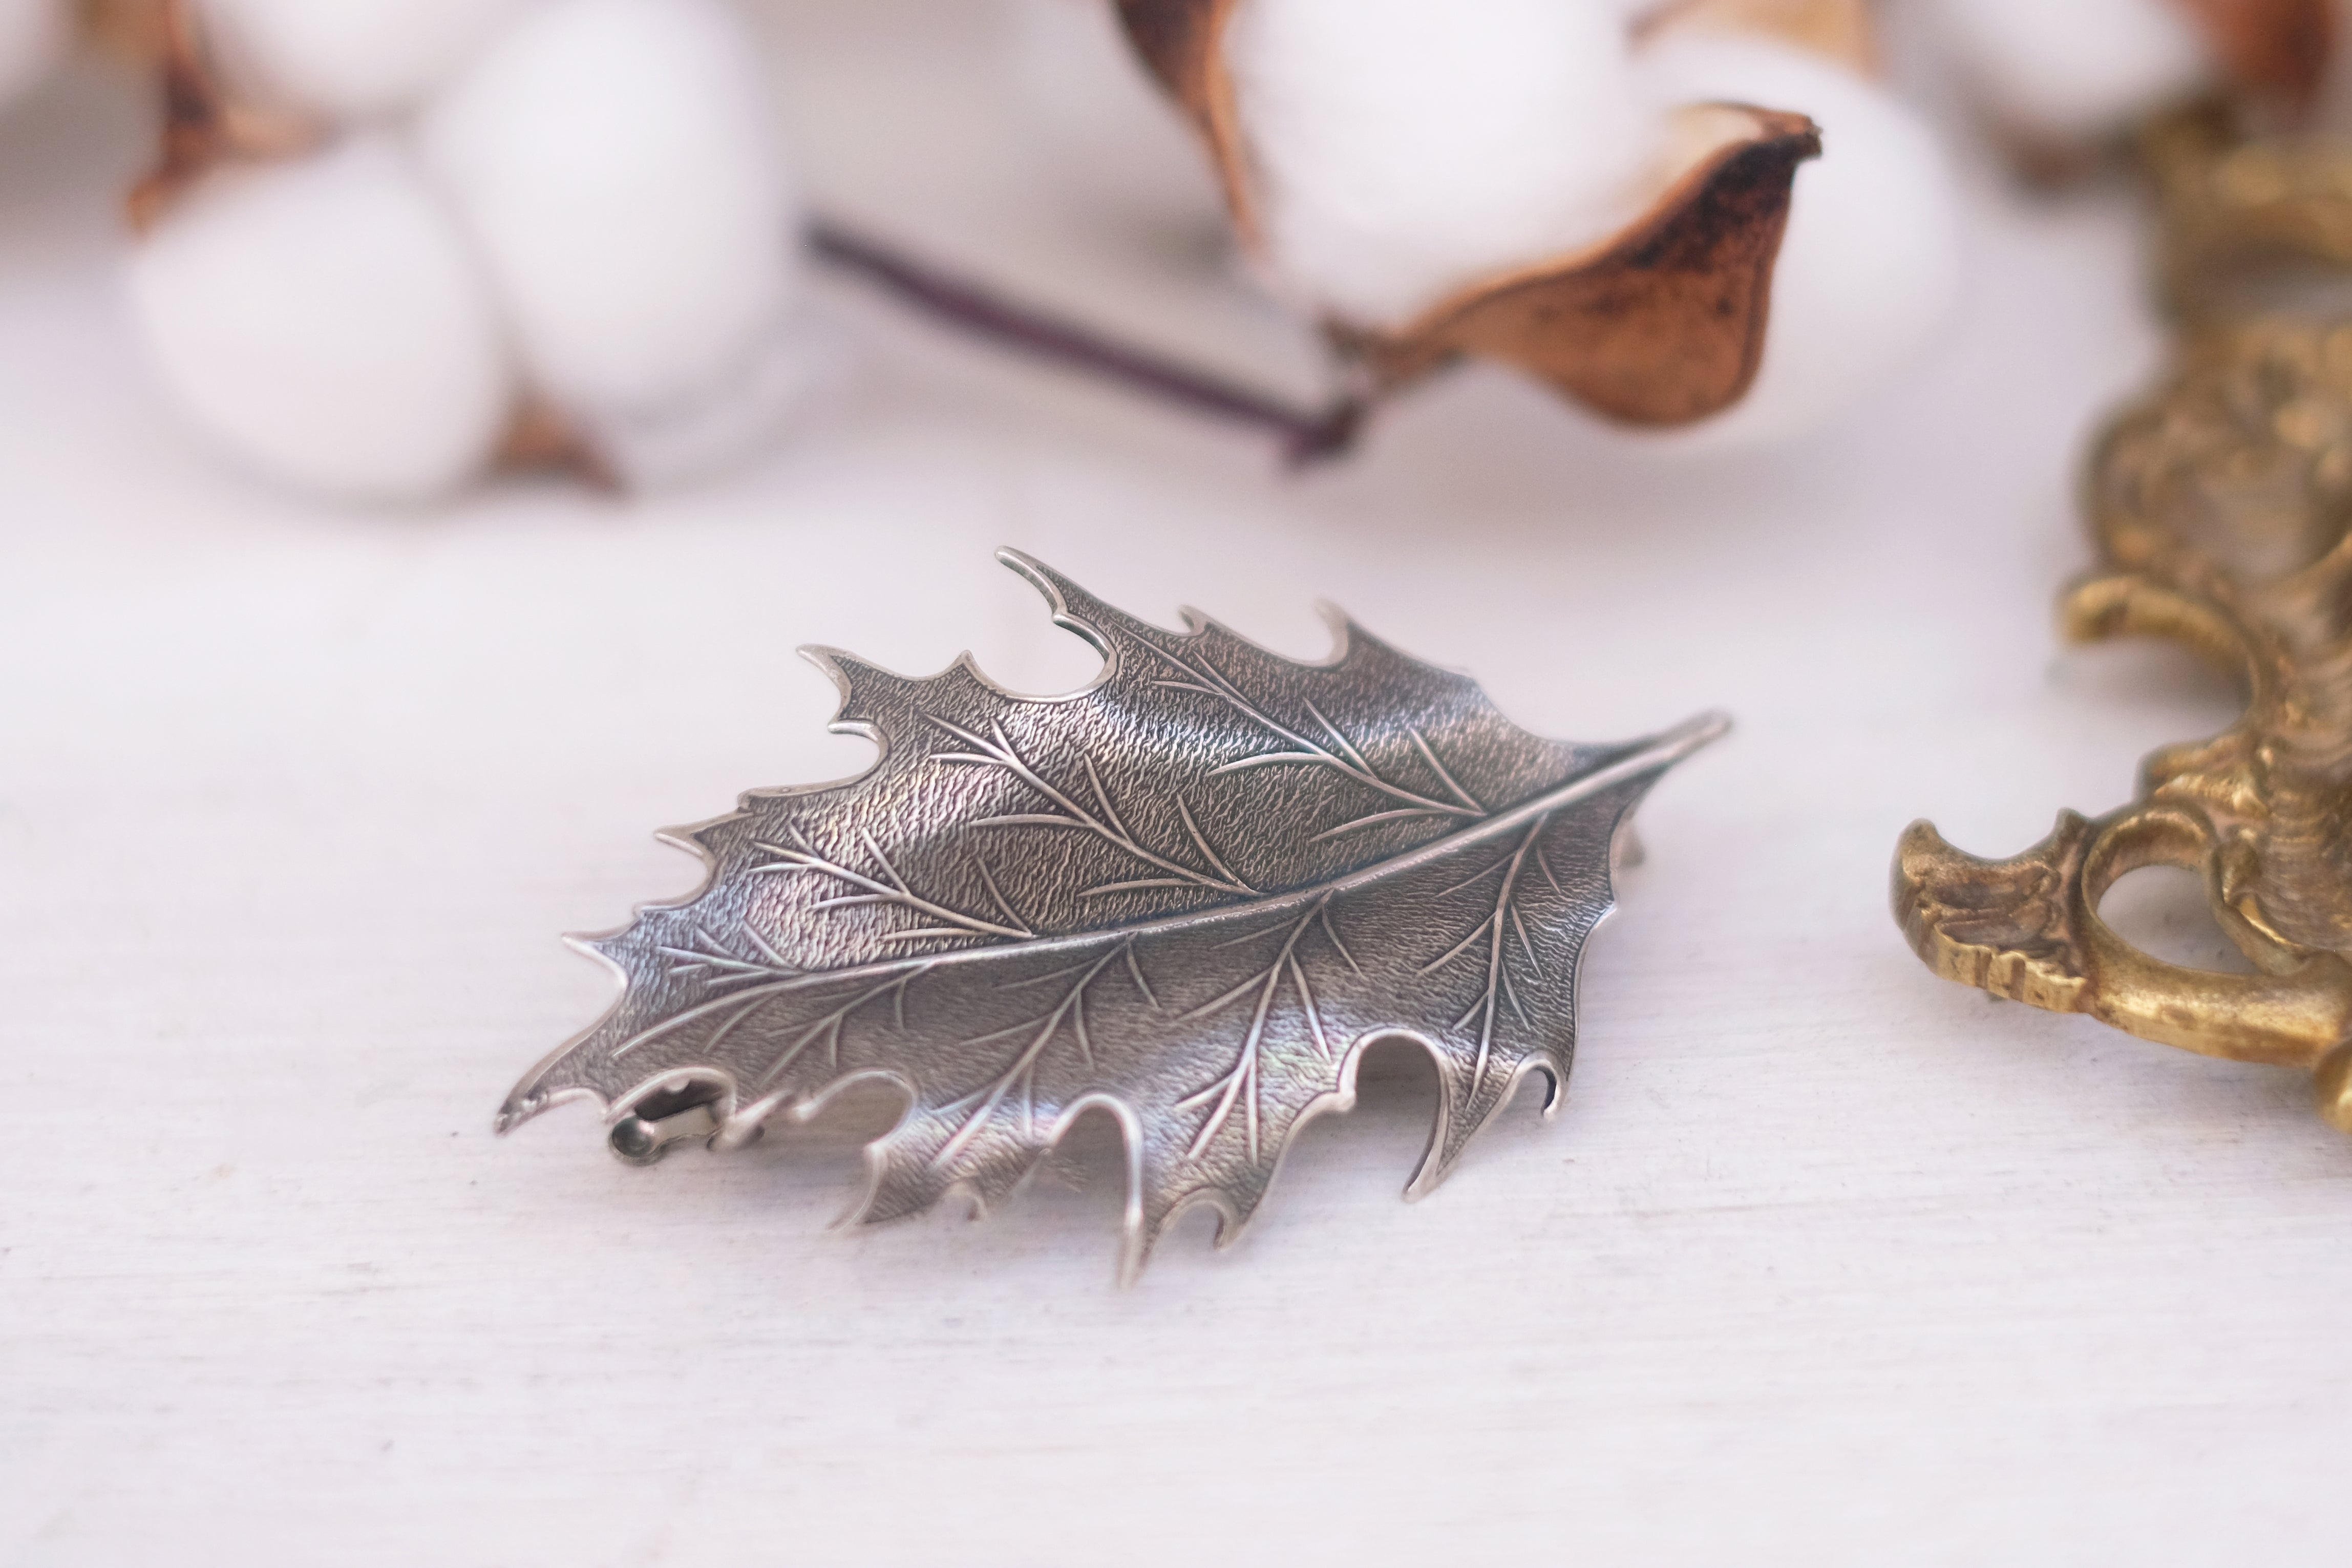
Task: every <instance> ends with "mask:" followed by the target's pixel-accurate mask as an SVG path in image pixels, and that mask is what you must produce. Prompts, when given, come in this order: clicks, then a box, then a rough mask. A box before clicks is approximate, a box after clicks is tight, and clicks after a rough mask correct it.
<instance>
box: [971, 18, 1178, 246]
mask: <svg viewBox="0 0 2352 1568" xmlns="http://www.w3.org/2000/svg"><path fill="white" fill-rule="evenodd" d="M1005 23H1006V35H1005V51H1006V62H1007V69H1008V73H1009V75H1010V76H1011V78H1012V82H1013V87H1014V89H1015V90H1016V92H1017V94H1018V107H1019V110H1020V112H1021V114H1022V116H1023V129H1024V131H1025V132H1027V134H1028V141H1029V143H1030V146H1031V149H1032V153H1033V156H1034V159H1035V161H1036V163H1037V164H1038V165H1039V166H1040V167H1041V168H1042V169H1043V170H1045V173H1046V174H1047V175H1048V177H1049V178H1050V179H1051V180H1052V182H1053V184H1054V185H1055V188H1056V189H1057V190H1059V191H1061V192H1064V193H1066V194H1067V195H1071V196H1073V197H1075V198H1076V201H1077V202H1078V203H1079V204H1081V205H1084V206H1086V207H1087V208H1089V209H1091V210H1093V211H1096V212H1098V213H1102V214H1105V215H1108V216H1113V217H1116V218H1119V219H1122V220H1125V221H1127V222H1129V223H1135V224H1141V225H1152V226H1161V227H1177V226H1199V227H1204V228H1205V227H1207V226H1211V225H1213V224H1215V223H1217V222H1219V221H1221V219H1222V218H1223V214H1224V197H1223V193H1221V192H1220V191H1219V190H1218V188H1217V182H1216V179H1215V176H1214V175H1213V174H1211V172H1210V169H1209V164H1208V161H1207V160H1206V159H1205V158H1203V157H1202V150H1201V142H1200V138H1199V137H1198V136H1197V135H1196V134H1195V133H1194V132H1193V130H1192V127H1191V126H1189V125H1187V124H1186V123H1185V122H1184V118H1183V115H1182V113H1181V110H1178V109H1177V108H1176V106H1175V104H1174V103H1173V102H1171V100H1169V98H1168V95H1167V94H1166V93H1164V92H1162V91H1160V89H1159V88H1158V87H1157V86H1156V85H1155V84H1154V83H1153V82H1152V80H1151V79H1150V77H1149V76H1148V75H1146V74H1145V72H1144V70H1143V68H1142V66H1141V65H1140V64H1139V62H1138V61H1137V59H1136V58H1135V51H1134V50H1133V49H1132V48H1131V47H1129V45H1128V42H1127V39H1126V37H1125V35H1124V34H1123V33H1122V32H1121V31H1120V28H1119V25H1118V16H1117V13H1116V11H1115V9H1114V7H1113V6H1112V5H1111V4H1110V0H1011V5H1010V7H1009V9H1008V11H1007V13H1006V16H1005Z"/></svg>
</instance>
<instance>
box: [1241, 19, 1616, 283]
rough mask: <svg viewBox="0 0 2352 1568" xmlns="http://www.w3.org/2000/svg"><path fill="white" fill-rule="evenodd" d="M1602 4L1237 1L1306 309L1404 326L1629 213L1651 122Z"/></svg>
mask: <svg viewBox="0 0 2352 1568" xmlns="http://www.w3.org/2000/svg"><path fill="white" fill-rule="evenodd" d="M1628 48H1629V45H1628V42H1627V39H1626V36H1625V28H1624V26H1623V24H1622V19H1621V18H1620V17H1619V16H1618V15H1617V13H1616V10H1615V8H1614V6H1613V5H1612V4H1611V3H1610V0H1446V3H1445V4H1443V5H1439V4H1433V3H1432V0H1240V4H1239V5H1238V6H1237V7H1236V8H1235V10H1234V16H1233V19H1232V21H1231V22H1230V23H1229V24H1228V27H1227V31H1226V34H1225V56H1226V61H1227V64H1228V66H1229V68H1230V69H1231V72H1232V75H1233V80H1234V95H1235V100H1236V104H1237V107H1238V110H1239V114H1240V120H1241V126H1242V131H1243V133H1244V137H1245V139H1246V141H1247V142H1248V148H1249V153H1250V156H1251V159H1252V162H1253V165H1254V166H1253V170H1252V174H1253V178H1254V183H1255V189H1256V191H1257V193H1258V195H1259V196H1260V198H1261V201H1262V205H1263V210H1262V212H1261V214H1260V218H1261V221H1262V224H1263V228H1264V238H1265V244H1266V247H1267V248H1268V250H1269V252H1270V260H1271V261H1272V263H1273V265H1274V268H1275V270H1276V274H1277V276H1278V277H1279V279H1281V280H1282V281H1283V282H1284V283H1286V285H1287V286H1288V287H1290V288H1291V289H1294V290H1295V291H1296V292H1297V293H1298V294H1300V295H1301V296H1303V297H1304V299H1305V300H1306V301H1307V302H1308V303H1309V304H1311V305H1313V306H1316V307H1318V308H1320V309H1322V310H1328V311H1330V312H1332V313H1335V314H1337V315H1339V316H1341V317H1344V318H1346V319H1348V320H1349V321H1356V322H1359V323H1361V324H1366V325H1378V326H1398V325H1402V324H1403V323H1404V322H1405V321H1409V320H1410V319H1411V318H1412V316H1414V315H1415V314H1417V313H1418V312H1419V311H1421V310H1424V309H1426V308H1427V307H1429V306H1430V305H1433V304H1434V303H1436V302H1437V301H1438V300H1441V299H1443V298H1444V296H1445V295H1447V294H1448V293H1450V292H1452V291H1453V290H1454V289H1458V288H1461V287H1463V286H1465V285H1466V284H1469V283H1472V282H1475V281H1476V280H1477V279H1481V278H1483V277H1486V276H1488V275H1491V274H1493V273H1496V272H1499V271H1503V270H1506V269H1508V268H1515V267H1518V266H1522V265H1527V264H1530V263H1534V262H1539V261H1542V260H1545V259H1547V258H1551V257H1554V256H1557V255H1559V254H1560V253H1562V252H1564V251H1567V250H1570V249H1572V248H1575V247H1580V246H1582V245H1586V244H1590V243H1591V242H1593V241H1595V240H1598V239H1601V238H1603V237H1606V236H1607V235H1608V234H1610V233H1611V232H1612V231H1613V230H1614V229H1615V228H1617V227H1618V226H1620V225H1622V223H1624V222H1626V221H1627V220H1628V219H1630V218H1631V217H1632V216H1634V214H1635V212H1636V211H1637V210H1638V202H1639V192H1638V186H1639V184H1640V179H1641V176H1642V174H1643V173H1644V171H1645V170H1647V169H1648V168H1649V166H1650V165H1651V163H1652V162H1653V160H1654V157H1655V156H1656V154H1657V151H1658V148H1659V144H1660V133H1661V126H1660V121H1659V119H1658V116H1657V115H1656V113H1655V111H1654V110H1653V109H1652V108H1651V107H1649V106H1647V105H1645V104H1644V103H1643V101H1642V100H1641V98H1640V96H1639V93H1638V92H1637V89H1636V87H1635V84H1634V79H1633V71H1632V68H1631V66H1630V63H1629V60H1628Z"/></svg>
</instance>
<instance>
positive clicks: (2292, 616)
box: [1895, 110, 2352, 1132]
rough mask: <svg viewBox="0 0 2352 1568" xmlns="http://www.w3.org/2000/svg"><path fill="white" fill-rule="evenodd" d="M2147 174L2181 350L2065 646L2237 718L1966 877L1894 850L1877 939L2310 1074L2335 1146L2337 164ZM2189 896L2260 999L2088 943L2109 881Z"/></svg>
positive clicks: (2100, 493) (2143, 407)
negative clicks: (2191, 684) (2186, 673)
mask: <svg viewBox="0 0 2352 1568" xmlns="http://www.w3.org/2000/svg"><path fill="white" fill-rule="evenodd" d="M2143 151H2144V154H2145V157H2146V162H2147V165H2148V168H2149V172H2150V173H2151V174H2152V175H2153V177H2154V183H2155V186H2156V190H2157V193H2158V199H2159V223H2160V238H2161V258H2162V260H2161V266H2162V281H2163V285H2164V289H2165V292H2166V295H2167V303H2168V306H2169V308H2170V310H2171V312H2172V315H2173V317H2174V320H2175V322H2176V324H2177V327H2178V329H2179V343H2178V349H2177V353H2176V355H2175V361H2174V363H2173V366H2172V368H2171V370H2170V371H2169V373H2168V375H2167V377H2166V380H2165V381H2164V383H2163V384H2162V385H2161V386H2160V387H2159V388H2158V390H2157V391H2156V392H2155V394H2154V395H2151V396H2150V397H2148V398H2147V400H2146V401H2144V402H2142V403H2140V404H2138V405H2136V406H2134V407H2132V408H2130V409H2127V410H2126V412H2125V413H2124V414H2122V415H2121V416H2119V417H2117V418H2116V420H2115V422H2114V423H2113V424H2112V425H2111V426H2109V427H2108V429H2107V430H2106V432H2105V436H2104V437H2103V438H2102V439H2101V440H2100V442H2099V444H2098V447H2097V448H2096V450H2095V454H2094V456H2093V458H2092V460H2091V465H2090V472H2089V475H2088V483H2087V487H2086V488H2087V507H2088V510H2089V513H2090V521H2091V524H2092V531H2093V533H2094V536H2095V541H2096V542H2097V545H2098V549H2099V554H2100V563H2099V565H2098V567H2097V568H2096V569H2095V570H2094V571H2093V572H2092V574H2090V575H2088V576H2087V577H2086V578H2084V580H2083V581H2081V582H2079V583H2078V584H2075V585H2074V587H2073V588H2072V589H2071V590H2070V591H2069V593H2068V594H2067V596H2066V598H2065V601H2064V608H2063V620H2064V626H2065V630H2066V633H2067V635H2068V637H2070V638H2071V639H2072V640H2074V641H2076V642H2093V641H2099V640H2104V639H2106V638H2110V637H2126V636H2136V635H2150V636H2156V637H2169V638H2172V639H2173V640H2175V641H2178V642H2180V643H2183V644H2186V645H2187V646H2188V647H2190V648H2192V649H2194V650H2196V651H2197V652H2199V653H2200V654H2203V655H2204V656H2206V657H2207V658H2210V659H2211V660H2213V661H2214V662H2216V663H2218V664H2220V665H2221V666H2222V667H2223V668H2226V669H2228V670H2229V671H2231V673H2232V674H2234V675H2236V676H2237V677H2239V678H2240V679H2242V682H2243V684H2244V687H2245V689H2246V708H2245V712H2244V715H2243V716H2242V718H2241V719H2240V720H2239V721H2238V722H2237V723H2236V724H2234V725H2232V726H2231V728H2230V729H2229V730H2227V731H2224V732H2223V733H2222V734H2221V735H2219V736H2217V737H2215V738H2213V739H2212V740H2210V741H2205V742H2194V743H2189V744H2183V745H2177V746H2170V747H2167V748H2165V749H2164V750H2162V751H2159V752H2156V753H2155V754H2154V755H2153V756H2151V757H2149V758H2148V759H2147V763H2146V764H2145V766H2144V770H2143V776H2142V782H2141V787H2140V794H2139V799H2138V800H2137V801H2136V802H2135V803H2133V804H2132V805H2128V806H2126V807H2124V808H2122V809H2121V810H2118V811H2114V812H2110V813H2109V814H2107V815H2106V816H2100V817H2096V818H2084V817H2082V816H2077V815H2075V814H2074V813H2073V812H2066V813H2063V814H2062V815H2061V816H2060V817H2059V820H2058V826H2057V828H2056V830H2055V831H2054V832H2053V833H2052V835H2051V836H2050V837H2048V838H2046V839H2044V840H2043V841H2042V843H2040V844H2038V845H2036V846H2035V847H2033V848H2032V849H2030V850H2028V851H2027V852H2025V853H2024V854H2022V855H2021V856H2018V857H2017V858H2013V859H2009V860H1984V859H1979V858H1976V857H1975V856H1971V855H1964V854H1962V853H1960V852H1959V851H1958V850H1956V849H1954V848H1953V847H1951V846H1950V845H1948V844H1947V843H1945V841H1944V840H1943V838H1942V837H1940V836H1939V835H1938V834H1937V832H1936V830H1935V828H1934V827H1933V826H1930V825H1929V824H1927V823H1925V822H1921V823H1916V824H1915V825H1913V826H1912V827H1911V829H1910V830H1909V831H1908V832H1907V833H1906V834H1905V836H1904V838H1903V843H1902V847H1901V848H1900V850H1899V852H1898V853H1897V855H1896V858H1895V918H1896V919H1897V920H1898V921H1901V923H1902V926H1903V930H1904V932H1905V934H1906V935H1907V936H1908V937H1909V938H1910V941H1911V945H1912V947H1913V948H1914V949H1915V950H1916V952H1918V954H1919V956H1920V957H1921V958H1922V959H1923V960H1925V961H1926V963H1927V965H1928V966H1929V967H1930V968H1932V969H1934V970H1935V971H1936V972H1937V973H1939V974H1942V975H1944V976H1945V977H1946V978H1948V979H1951V980H1957V981H1959V982H1961V983H1963V984H1969V985H1975V986H1979V987H1981V988H1983V989H1984V990H1987V991H1990V992H1991V993H1993V994H1996V995H2000V996H2006V997H2009V998H2011V1000H2014V1001H2020V1002H2028V1003H2031V1004H2032V1005H2035V1006H2038V1007H2046V1008H2048V1009H2050V1010H2051V1011H2053V1012H2060V1013H2087V1014H2089V1015H2090V1016H2093V1017H2095V1018H2097V1019H2099V1020H2100V1021H2101V1022H2103V1023H2105V1024H2109V1025H2112V1026H2115V1027H2116V1028H2119V1029H2124V1030H2127V1031H2129V1032H2130V1033H2132V1034H2134V1035H2137V1036H2139V1037H2141V1038H2143V1039H2148V1040H2154V1041H2157V1042H2158V1043H2160V1044H2164V1045H2168V1046H2178V1047H2181V1048H2182V1049H2185V1050H2191V1051H2197V1052H2200V1053H2201V1054H2203V1055H2206V1056H2213V1057H2222V1058H2229V1059H2231V1060H2233V1061H2247V1062H2263V1063H2272V1064H2275V1065H2279V1066H2284V1067H2294V1068H2304V1069H2305V1070H2308V1071H2310V1072H2312V1073H2313V1074H2314V1083H2315V1091H2316V1094H2317V1097H2318V1101H2319V1107H2320V1110H2321V1112H2322V1114H2324V1115H2325V1116H2326V1118H2327V1120H2328V1121H2330V1122H2331V1123H2333V1124H2334V1125H2335V1126H2336V1127H2337V1128H2339V1129H2341V1130H2343V1131H2347V1132H2352V1043H2347V1026H2352V147H2347V146H2343V145H2338V144H2333V143H2323V142H2317V141H2310V140H2301V139H2291V138H2284V137H2263V138H2247V137H2243V136H2241V135H2239V134H2238V133H2237V132H2235V131H2234V130H2233V129H2232V127H2231V125H2230V123H2229V121H2227V119H2226V117H2224V116H2223V115H2221V113H2219V112H2217V111H2210V110H2206V111H2200V112H2197V113H2193V114H2184V115H2181V116H2178V117H2175V118H2172V119H2169V120H2168V121H2164V122H2162V123H2160V124H2158V125H2157V126H2156V127H2154V128H2153V129H2152V130H2151V132H2149V133H2148V135H2147V137H2146V138H2145V141H2144V143H2143ZM2143 866H2175V867H2181V868H2188V869H2190V870H2195V871H2198V872H2200V873H2201V875H2202V877H2203V879H2204V883H2205V889H2206V892H2207V895H2208V898H2209V899H2210V903H2211V906H2212V910H2213V914H2214V916H2215V918H2216V920H2217V921H2219V922H2220V924H2221V929H2222V931H2224V932H2226V933H2227V934H2228V936H2229V937H2230V938H2231V941H2232V942H2234V943H2235V944H2236V946H2237V947H2238V948H2239V949H2240V951H2242V952H2244V954H2245V955H2246V957H2247V958H2248V960H2249V961H2251V963H2252V965H2253V967H2254V969H2255V971H2256V973H2252V974H2226V973H2212V972H2209V971H2203V970H2195V969H2188V968H2184V967H2181V966H2179V965H2177V964H2172V963H2164V962H2162V961H2160V960H2158V959H2156V958H2153V957H2151V956H2149V955H2148V954H2147V953H2146V952H2141V951H2140V950H2139V949H2137V947H2135V946H2133V945H2132V944H2131V943H2130V942H2126V941H2125V940H2124V939H2123V938H2122V937H2121V936H2119V935H2118V934H2117V933H2116V931H2114V930H2112V929H2111V928H2110V927H2109V926H2108V925H2107V924H2106V923H2105V921H2102V920H2101V919H2100V918H2099V901H2100V900H2101V899H2102V898H2103V897H2105V894H2106V891H2107V889H2109V888H2110V887H2112V886H2113V885H2114V883H2115V882H2116V880H2117V879H2119V878H2121V877H2123V876H2124V875H2125V874H2126V873H2127V872H2130V871H2132V870H2135V869H2137V868H2140V867H2143Z"/></svg>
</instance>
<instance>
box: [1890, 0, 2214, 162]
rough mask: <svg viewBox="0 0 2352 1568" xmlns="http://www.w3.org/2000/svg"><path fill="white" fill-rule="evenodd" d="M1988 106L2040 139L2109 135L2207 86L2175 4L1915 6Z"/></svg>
mask: <svg viewBox="0 0 2352 1568" xmlns="http://www.w3.org/2000/svg"><path fill="white" fill-rule="evenodd" d="M1917 3H1919V4H1921V5H1925V6H1926V7H1927V10H1928V11H1929V12H1930V13H1931V20H1932V21H1933V23H1934V24H1935V28H1934V30H1935V33H1936V35H1937V42H1939V43H1941V44H1942V45H1943V47H1945V49H1946V50H1947V51H1948V53H1949V55H1950V56H1951V58H1952V59H1953V61H1954V63H1955V65H1956V66H1957V67H1958V70H1959V71H1960V73H1961V75H1962V76H1963V77H1964V78H1965V79H1967V81H1968V82H1969V85H1970V87H1971V88H1972V89H1973V90H1974V91H1975V92H1976V93H1977V94H1978V96H1979V98H1980V99H1982V100H1983V101H1984V104H1985V106H1986V108H1987V109H1988V110H1990V111H1991V112H1992V113H1993V114H1994V115H1995V116H1997V117H1998V118H1999V119H2000V120H2001V121H2004V122H2006V123H2007V124H2009V125H2011V127H2013V128H2014V129H2016V130H2018V131H2021V132H2024V133H2026V134H2027V135H2030V136H2032V137H2034V138H2036V139H2038V140H2042V141H2047V142H2082V141H2088V140H2092V139H2095V138H2098V137H2103V136H2107V135H2111V134H2113V133H2114V132H2116V131H2118V130H2120V129H2122V128H2123V127H2124V126H2125V125H2126V124H2128V123H2129V122H2130V121H2133V120H2135V119H2137V118H2138V117H2139V116H2141V115H2143V114H2146V113H2147V112H2148V111H2149V110H2155V109H2158V108H2161V107H2163V106H2164V104H2166V103H2167V102H2168V101H2170V100H2174V99H2178V98H2184V97H2187V96H2189V94H2191V93H2193V92H2196V91H2197V90H2199V89H2200V88H2202V87H2204V86H2206V85H2208V84H2209V83H2210V81H2211V79H2212V77H2213V70H2214V67H2213V62H2212V59H2211V58H2210V55H2209V54H2208V53H2207V50H2206V47H2205V43H2204V40H2203V39H2202V37H2200V35H2199V33H2198V31H2197V28H2196V26H2195V25H2194V24H2193V23H2192V22H2191V20H2190V19H2189V9H2188V7H2187V6H2186V5H2182V4H2181V0H1917Z"/></svg>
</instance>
